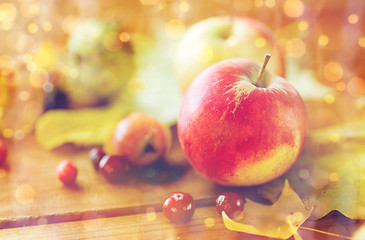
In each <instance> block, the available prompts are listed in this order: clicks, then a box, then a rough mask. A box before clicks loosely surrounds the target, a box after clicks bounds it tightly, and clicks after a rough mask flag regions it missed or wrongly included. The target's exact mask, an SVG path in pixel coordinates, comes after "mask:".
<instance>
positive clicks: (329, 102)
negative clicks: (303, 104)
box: [324, 94, 336, 104]
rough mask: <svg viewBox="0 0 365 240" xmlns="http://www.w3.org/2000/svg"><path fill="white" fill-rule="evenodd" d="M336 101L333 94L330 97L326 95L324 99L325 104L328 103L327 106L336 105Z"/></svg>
mask: <svg viewBox="0 0 365 240" xmlns="http://www.w3.org/2000/svg"><path fill="white" fill-rule="evenodd" d="M335 100H336V97H335V96H333V95H332V94H328V95H326V96H325V97H324V101H325V103H327V104H332V103H334V102H335Z"/></svg>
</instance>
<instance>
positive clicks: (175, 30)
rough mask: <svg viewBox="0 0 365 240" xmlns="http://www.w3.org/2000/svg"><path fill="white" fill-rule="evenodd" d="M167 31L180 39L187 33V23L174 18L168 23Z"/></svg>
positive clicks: (169, 35) (171, 35)
mask: <svg viewBox="0 0 365 240" xmlns="http://www.w3.org/2000/svg"><path fill="white" fill-rule="evenodd" d="M165 32H166V35H167V36H168V37H170V38H173V39H178V38H180V37H182V35H183V34H184V33H185V24H184V23H183V22H182V21H180V20H178V19H172V20H170V21H168V22H167V23H166V26H165Z"/></svg>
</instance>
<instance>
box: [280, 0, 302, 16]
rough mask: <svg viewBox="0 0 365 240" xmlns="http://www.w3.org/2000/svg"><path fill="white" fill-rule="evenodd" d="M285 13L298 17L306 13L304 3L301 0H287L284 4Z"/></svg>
mask: <svg viewBox="0 0 365 240" xmlns="http://www.w3.org/2000/svg"><path fill="white" fill-rule="evenodd" d="M283 10H284V13H285V15H287V16H288V17H292V18H297V17H300V16H302V15H303V13H304V4H303V2H302V1H300V0H286V1H285V2H284V5H283Z"/></svg>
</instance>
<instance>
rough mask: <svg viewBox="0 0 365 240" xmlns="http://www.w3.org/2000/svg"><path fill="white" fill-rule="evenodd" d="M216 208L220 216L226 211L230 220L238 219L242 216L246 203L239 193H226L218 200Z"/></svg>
mask: <svg viewBox="0 0 365 240" xmlns="http://www.w3.org/2000/svg"><path fill="white" fill-rule="evenodd" d="M216 207H217V211H218V213H219V214H222V211H224V212H225V213H226V214H227V216H228V217H229V218H231V219H236V218H239V217H240V216H242V212H243V207H244V201H243V199H242V198H241V197H240V195H238V194H237V193H233V192H225V193H222V194H221V195H219V197H218V198H217V200H216Z"/></svg>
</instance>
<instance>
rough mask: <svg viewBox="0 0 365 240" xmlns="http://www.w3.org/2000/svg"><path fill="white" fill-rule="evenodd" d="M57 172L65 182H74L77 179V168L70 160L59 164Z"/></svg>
mask: <svg viewBox="0 0 365 240" xmlns="http://www.w3.org/2000/svg"><path fill="white" fill-rule="evenodd" d="M57 174H58V178H59V179H60V180H61V182H63V183H64V184H66V185H68V184H72V183H75V181H76V176H77V168H76V167H75V165H74V164H73V163H72V162H70V161H69V160H63V161H61V162H60V163H59V164H58V166H57Z"/></svg>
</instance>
